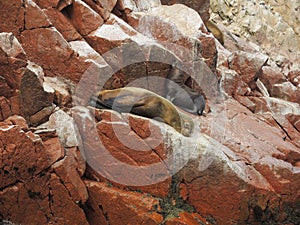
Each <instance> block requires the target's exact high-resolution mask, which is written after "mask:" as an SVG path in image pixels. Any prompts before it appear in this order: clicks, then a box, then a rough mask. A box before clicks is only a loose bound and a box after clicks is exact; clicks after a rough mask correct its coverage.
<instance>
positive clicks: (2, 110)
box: [0, 96, 12, 121]
mask: <svg viewBox="0 0 300 225" xmlns="http://www.w3.org/2000/svg"><path fill="white" fill-rule="evenodd" d="M11 115H12V112H11V109H10V103H9V101H8V100H7V98H5V97H3V96H0V121H3V120H5V119H7V118H8V117H9V116H11Z"/></svg>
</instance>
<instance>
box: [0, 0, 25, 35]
mask: <svg viewBox="0 0 300 225" xmlns="http://www.w3.org/2000/svg"><path fill="white" fill-rule="evenodd" d="M24 16H25V9H24V6H23V1H21V0H12V1H1V2H0V21H1V23H0V30H1V32H12V33H13V34H14V35H15V36H16V37H19V35H20V32H21V31H22V30H24Z"/></svg>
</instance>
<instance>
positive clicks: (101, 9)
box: [84, 0, 117, 21]
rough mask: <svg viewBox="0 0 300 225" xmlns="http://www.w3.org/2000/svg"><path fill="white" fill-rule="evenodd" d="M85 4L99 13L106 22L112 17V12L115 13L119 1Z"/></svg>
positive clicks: (89, 0)
mask: <svg viewBox="0 0 300 225" xmlns="http://www.w3.org/2000/svg"><path fill="white" fill-rule="evenodd" d="M84 2H85V3H86V4H88V5H89V6H90V7H91V8H92V9H93V10H94V11H95V12H97V13H98V14H99V15H100V16H101V17H102V18H103V20H104V21H106V20H107V19H108V18H109V17H110V14H111V11H113V9H114V7H115V5H116V4H117V0H98V1H93V0H84Z"/></svg>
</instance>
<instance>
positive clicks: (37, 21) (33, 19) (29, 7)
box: [25, 0, 51, 30]
mask: <svg viewBox="0 0 300 225" xmlns="http://www.w3.org/2000/svg"><path fill="white" fill-rule="evenodd" d="M50 25H51V23H50V21H49V19H48V18H47V16H46V15H45V13H44V12H43V11H42V10H41V9H40V7H39V6H38V5H36V4H35V3H34V2H33V1H31V0H29V1H26V2H25V29H27V30H30V29H35V28H41V27H49V26H50Z"/></svg>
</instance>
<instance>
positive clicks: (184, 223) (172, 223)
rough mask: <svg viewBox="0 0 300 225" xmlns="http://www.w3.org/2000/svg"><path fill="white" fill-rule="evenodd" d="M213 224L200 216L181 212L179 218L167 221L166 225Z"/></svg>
mask: <svg viewBox="0 0 300 225" xmlns="http://www.w3.org/2000/svg"><path fill="white" fill-rule="evenodd" d="M198 224H211V223H209V222H207V221H206V220H205V219H203V218H202V217H201V216H200V215H199V214H196V213H188V212H181V213H180V214H179V215H178V217H176V218H170V219H167V220H166V225H198Z"/></svg>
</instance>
